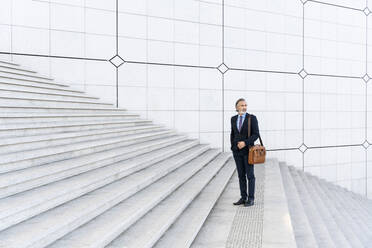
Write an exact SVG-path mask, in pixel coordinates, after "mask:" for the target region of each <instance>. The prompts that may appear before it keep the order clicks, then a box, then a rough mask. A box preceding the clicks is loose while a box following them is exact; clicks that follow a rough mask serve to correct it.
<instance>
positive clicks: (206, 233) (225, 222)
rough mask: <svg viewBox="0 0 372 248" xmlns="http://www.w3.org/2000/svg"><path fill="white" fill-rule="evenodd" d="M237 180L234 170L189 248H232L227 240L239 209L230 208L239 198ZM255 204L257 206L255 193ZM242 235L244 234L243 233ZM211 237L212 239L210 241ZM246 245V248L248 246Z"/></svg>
mask: <svg viewBox="0 0 372 248" xmlns="http://www.w3.org/2000/svg"><path fill="white" fill-rule="evenodd" d="M256 172H257V169H256V168H255V173H256ZM256 174H257V173H256ZM238 180H239V179H238V173H237V171H236V169H235V170H234V173H233V175H232V176H231V178H230V181H229V182H228V184H227V185H226V188H225V189H224V191H223V192H222V194H221V196H220V197H219V199H218V201H217V202H216V204H215V205H214V206H213V209H212V211H211V212H210V214H209V215H208V217H207V219H206V221H205V222H204V224H203V226H202V228H201V229H200V231H199V232H198V234H197V236H196V237H195V239H194V241H193V243H192V244H191V246H190V247H192V248H215V247H221V248H222V247H232V242H231V240H230V239H229V236H230V232H231V229H232V228H233V227H234V219H235V216H236V214H237V212H238V211H239V207H238V208H234V207H232V203H233V202H235V201H236V200H237V199H238V198H239V181H238ZM258 180H260V179H258ZM256 192H257V191H256ZM255 204H257V193H256V202H255ZM242 233H246V232H245V231H243V232H242ZM212 236H213V238H212V239H211V237H212ZM245 244H246V243H245ZM228 245H229V246H228ZM246 245H247V246H248V245H249V244H246ZM181 247H182V246H181Z"/></svg>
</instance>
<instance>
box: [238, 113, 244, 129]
mask: <svg viewBox="0 0 372 248" xmlns="http://www.w3.org/2000/svg"><path fill="white" fill-rule="evenodd" d="M239 118H240V120H239V132H240V129H241V128H242V120H243V116H242V115H241V116H239Z"/></svg>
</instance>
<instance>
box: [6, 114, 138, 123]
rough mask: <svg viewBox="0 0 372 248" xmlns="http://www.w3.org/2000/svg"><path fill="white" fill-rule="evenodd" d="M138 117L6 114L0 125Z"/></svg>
mask: <svg viewBox="0 0 372 248" xmlns="http://www.w3.org/2000/svg"><path fill="white" fill-rule="evenodd" d="M139 117H140V115H138V114H134V113H129V112H124V113H108V114H106V113H96V114H93V113H92V114H76V113H60V114H35V113H22V114H20V113H7V114H5V115H3V114H0V124H2V125H9V124H16V123H17V124H18V123H20V124H22V123H30V122H32V123H35V124H38V123H54V124H58V123H60V122H69V121H71V122H84V121H93V120H106V121H107V120H110V121H111V120H125V119H133V118H139Z"/></svg>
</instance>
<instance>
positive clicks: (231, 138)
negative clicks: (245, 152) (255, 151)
mask: <svg viewBox="0 0 372 248" xmlns="http://www.w3.org/2000/svg"><path fill="white" fill-rule="evenodd" d="M230 122H231V132H230V144H231V147H230V149H231V150H232V151H234V150H236V149H234V148H235V147H234V129H233V125H234V123H233V118H232V117H231V121H230Z"/></svg>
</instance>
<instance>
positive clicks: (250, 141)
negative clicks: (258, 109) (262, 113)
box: [230, 113, 260, 155]
mask: <svg viewBox="0 0 372 248" xmlns="http://www.w3.org/2000/svg"><path fill="white" fill-rule="evenodd" d="M249 115H250V116H251V136H249V138H248V117H249ZM237 118H238V115H234V116H232V117H231V133H230V142H231V148H230V149H231V150H232V151H233V153H234V154H236V155H248V151H249V147H250V146H253V145H254V142H255V141H256V140H257V139H258V136H259V134H260V133H259V129H258V121H257V117H256V116H255V115H253V114H249V113H247V114H246V116H245V119H244V121H243V124H242V127H241V129H240V132H239V131H238V128H237V126H236V120H237ZM238 141H244V142H245V147H243V149H239V148H238Z"/></svg>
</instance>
